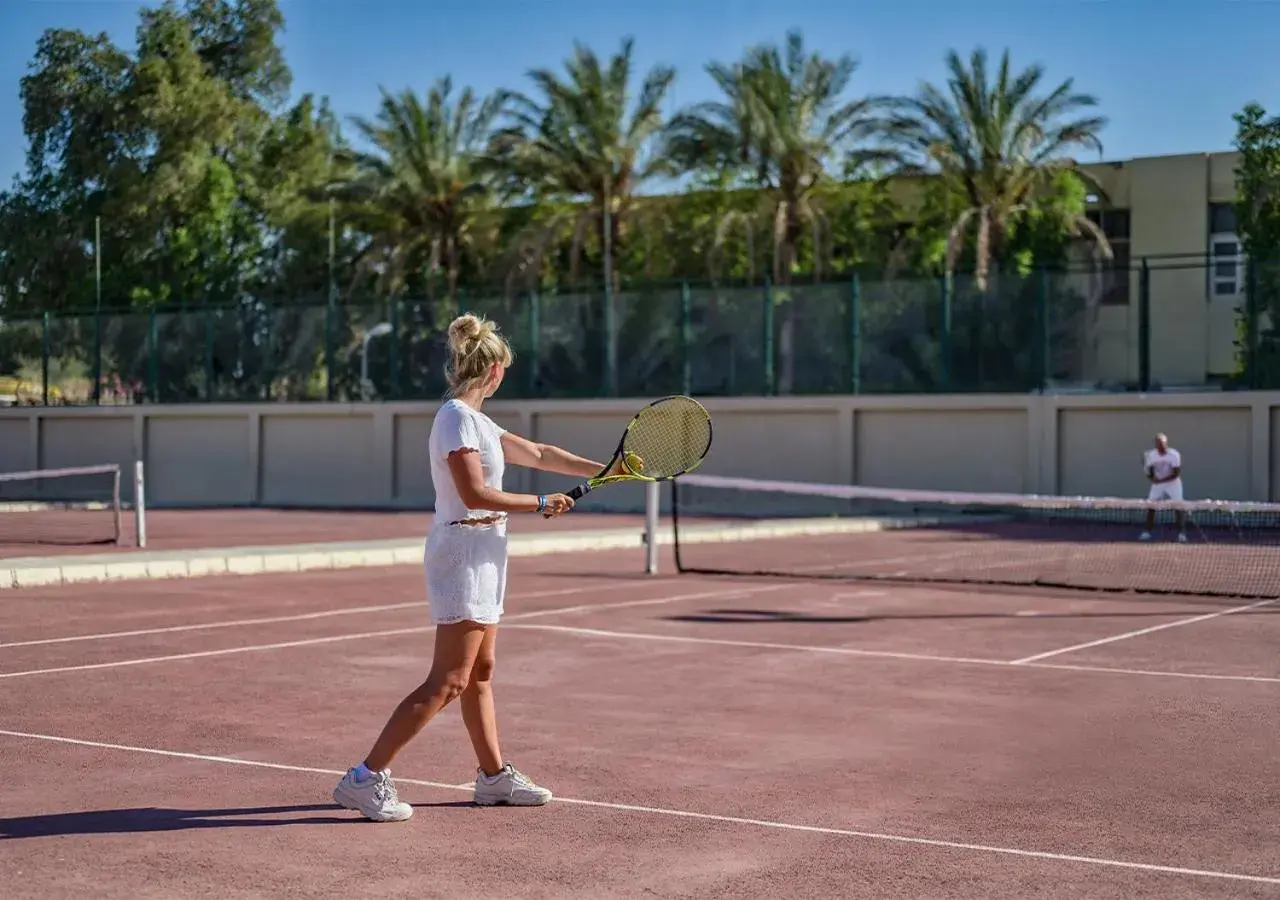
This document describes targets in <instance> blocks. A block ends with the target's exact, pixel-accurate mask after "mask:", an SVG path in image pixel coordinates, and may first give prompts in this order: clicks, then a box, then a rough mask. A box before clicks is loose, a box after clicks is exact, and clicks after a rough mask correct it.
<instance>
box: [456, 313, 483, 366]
mask: <svg viewBox="0 0 1280 900" xmlns="http://www.w3.org/2000/svg"><path fill="white" fill-rule="evenodd" d="M492 331H493V324H492V323H491V322H485V321H482V320H481V319H480V318H479V317H478V316H476V315H475V314H474V313H463V314H462V315H460V316H458V318H456V319H454V320H453V321H452V322H450V323H449V349H450V350H452V351H453V352H454V353H455V354H460V355H464V356H465V355H466V354H467V353H468V351H469V350H470V349H471V348H472V347H474V346H475V345H476V344H477V343H479V342H480V341H482V340H484V337H485V333H486V332H490V333H491V332H492Z"/></svg>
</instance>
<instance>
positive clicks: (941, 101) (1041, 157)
mask: <svg viewBox="0 0 1280 900" xmlns="http://www.w3.org/2000/svg"><path fill="white" fill-rule="evenodd" d="M946 64H947V71H948V74H949V77H948V79H947V84H946V89H945V90H944V89H943V88H940V87H938V86H936V85H934V84H929V83H926V84H923V85H921V86H920V88H919V90H918V91H917V93H916V95H915V96H913V97H900V98H892V99H889V100H888V101H887V107H888V112H887V115H886V116H885V117H884V119H883V121H882V123H881V127H882V128H883V131H884V134H885V137H886V139H887V141H886V143H887V146H888V147H889V148H890V149H892V151H893V152H894V153H895V154H897V155H898V156H899V166H898V171H899V172H900V173H901V174H908V175H910V174H925V175H933V176H936V177H937V179H938V182H937V183H938V184H939V186H940V187H941V188H942V189H943V190H944V191H945V192H946V194H947V200H948V201H949V202H955V203H956V204H958V208H957V209H955V212H954V219H953V221H952V224H951V228H950V233H949V234H948V237H947V242H946V251H945V260H946V267H947V270H948V271H953V270H954V268H955V263H956V259H957V257H958V255H959V253H960V251H961V248H962V246H963V244H964V241H965V236H966V234H969V233H972V234H973V241H974V251H973V260H974V276H975V285H976V287H977V288H978V289H979V290H986V287H987V280H988V277H989V274H990V270H991V265H992V263H993V262H995V263H996V264H997V265H998V266H1001V265H1003V264H1004V263H1005V262H1006V261H1007V253H1006V250H1007V247H1006V244H1007V241H1008V236H1009V233H1010V230H1011V228H1012V227H1013V224H1014V222H1015V220H1016V219H1017V217H1018V216H1020V215H1024V214H1026V213H1028V212H1029V211H1030V210H1032V209H1033V208H1034V207H1035V206H1036V204H1037V203H1038V202H1039V201H1040V200H1042V199H1043V198H1044V197H1046V196H1047V195H1049V194H1051V193H1052V188H1053V186H1054V184H1055V179H1057V177H1058V176H1059V174H1060V173H1062V172H1067V173H1069V174H1070V176H1071V177H1075V178H1078V179H1081V180H1087V176H1086V174H1085V173H1084V172H1083V170H1081V169H1080V168H1079V167H1078V166H1077V165H1076V162H1075V160H1074V159H1073V158H1072V157H1071V156H1070V155H1069V151H1071V150H1073V149H1076V148H1081V149H1086V150H1089V149H1092V150H1097V151H1098V152H1099V153H1101V150H1102V143H1101V140H1100V138H1099V132H1100V131H1101V130H1102V128H1103V127H1104V126H1105V125H1106V122H1107V120H1106V119H1105V118H1104V117H1102V116H1100V115H1096V114H1094V113H1093V112H1092V110H1093V107H1095V106H1096V105H1097V102H1098V101H1097V99H1096V98H1095V97H1093V96H1092V95H1089V94H1081V93H1078V92H1076V91H1075V90H1074V85H1073V82H1072V80H1071V79H1067V80H1065V81H1063V82H1060V83H1059V84H1058V85H1057V86H1056V87H1054V88H1053V89H1051V90H1049V91H1048V92H1047V93H1040V90H1041V85H1042V82H1043V81H1044V68H1043V67H1042V66H1040V65H1038V64H1036V65H1030V66H1027V67H1026V68H1024V69H1023V70H1022V71H1020V72H1017V73H1015V72H1014V71H1013V70H1012V63H1011V61H1010V58H1009V53H1008V51H1007V50H1006V51H1005V52H1004V54H1003V55H1002V57H1001V59H1000V63H999V66H998V68H997V69H996V71H995V72H994V73H991V72H989V70H988V65H987V53H986V51H985V50H983V49H981V48H979V49H977V50H974V51H973V53H972V54H971V55H970V57H969V60H968V63H967V65H966V63H965V61H964V60H962V59H961V58H960V57H959V55H958V54H956V53H955V52H954V51H951V52H949V53H948V54H947V56H946ZM1092 187H1094V188H1096V185H1092ZM1064 225H1065V226H1066V227H1068V228H1070V229H1071V230H1073V231H1078V232H1083V233H1086V234H1088V235H1089V236H1090V237H1092V238H1093V239H1094V240H1095V241H1096V242H1097V243H1098V245H1099V246H1100V247H1101V248H1103V253H1104V255H1108V256H1109V255H1110V248H1109V246H1108V245H1107V242H1106V238H1105V236H1104V235H1103V234H1102V231H1101V229H1099V228H1097V227H1096V226H1095V225H1094V224H1093V223H1092V222H1090V221H1089V220H1088V219H1086V218H1085V217H1084V216H1083V215H1079V216H1076V217H1074V218H1073V219H1071V220H1070V221H1069V222H1066V223H1064Z"/></svg>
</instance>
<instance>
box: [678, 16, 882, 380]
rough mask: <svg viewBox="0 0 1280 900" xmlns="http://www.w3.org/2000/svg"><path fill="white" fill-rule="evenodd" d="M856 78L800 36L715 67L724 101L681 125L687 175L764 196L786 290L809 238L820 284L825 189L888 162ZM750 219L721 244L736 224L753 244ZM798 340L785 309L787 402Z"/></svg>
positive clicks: (852, 66) (846, 60)
mask: <svg viewBox="0 0 1280 900" xmlns="http://www.w3.org/2000/svg"><path fill="white" fill-rule="evenodd" d="M856 69H857V62H856V61H855V60H854V58H853V57H852V56H850V55H848V54H845V55H843V56H840V57H839V58H837V59H827V58H825V57H823V56H821V55H819V54H818V53H811V54H806V53H805V49H804V39H803V38H802V36H801V35H800V33H799V32H797V31H792V32H789V33H788V34H787V40H786V46H785V48H782V49H779V48H778V47H776V46H774V45H761V46H758V47H754V48H752V49H750V50H748V51H747V53H746V55H745V56H744V58H743V59H742V60H741V61H739V62H737V63H734V64H731V65H729V64H724V63H711V64H709V65H708V66H707V72H708V74H710V75H711V77H712V78H713V79H714V80H715V82H716V84H717V85H718V86H719V88H720V90H721V92H722V93H723V95H724V96H723V98H722V99H720V100H715V101H709V102H706V103H700V104H698V105H696V106H694V107H693V108H691V109H689V110H687V111H685V112H683V113H681V114H680V115H678V116H677V117H676V118H675V119H673V120H672V123H671V126H670V129H669V138H668V143H667V152H668V154H669V155H670V157H671V159H672V161H673V162H674V163H676V164H677V165H679V166H681V167H682V168H684V169H686V170H694V171H702V172H719V173H725V174H728V175H730V176H731V177H732V178H733V179H734V180H736V181H737V183H739V184H742V185H749V186H752V187H754V188H757V189H759V190H760V191H761V192H762V193H763V195H764V197H765V198H766V202H767V203H768V208H767V218H768V220H769V221H770V223H771V224H770V226H769V227H770V230H771V232H772V245H773V260H772V270H773V280H774V282H775V283H777V284H782V285H786V284H789V283H790V282H791V276H792V272H793V270H794V268H795V263H796V256H797V245H798V244H799V241H800V239H801V238H802V237H803V236H804V234H805V231H806V229H808V230H810V231H811V232H812V236H813V243H814V247H813V257H814V268H815V277H818V275H819V273H820V271H821V261H822V250H821V246H820V241H821V234H822V231H823V230H824V228H825V229H826V230H827V231H828V232H829V230H830V229H829V226H827V219H826V216H825V214H824V212H823V210H822V209H821V207H820V205H819V203H818V202H817V195H818V192H819V189H820V188H821V187H822V185H823V184H824V183H827V182H830V181H832V178H833V172H839V171H840V170H841V168H842V167H844V166H846V165H848V164H849V162H850V160H852V161H853V162H854V164H855V166H856V163H857V162H860V161H870V160H871V159H872V158H874V157H876V156H877V155H879V154H878V153H877V152H876V151H875V150H874V149H873V148H871V147H869V146H868V145H867V143H866V141H867V139H868V138H869V137H870V136H871V135H872V134H873V133H874V127H875V124H876V121H877V120H876V117H875V116H874V111H875V103H874V102H873V101H871V100H869V99H865V98H856V99H849V98H847V97H845V96H844V95H845V91H846V89H847V88H848V86H849V83H850V81H851V80H852V78H853V74H854V72H855V70H856ZM744 218H746V217H744V216H743V215H742V214H741V213H738V214H734V213H731V214H729V215H728V216H726V217H725V219H724V220H722V222H721V223H720V227H719V228H718V230H717V235H716V244H717V245H718V244H719V243H721V242H722V241H723V239H724V238H725V236H726V234H727V232H728V229H729V226H730V225H732V224H735V223H739V224H746V226H747V228H748V243H749V245H750V244H752V243H753V242H752V241H751V239H750V230H751V227H750V223H749V222H744V221H743V220H744ZM715 249H716V248H715V247H713V252H714V250H715ZM793 333H794V322H793V316H792V312H791V304H786V305H785V306H784V307H783V311H782V316H781V322H780V335H779V356H780V362H781V372H780V373H779V376H780V377H779V390H780V391H782V392H783V393H786V392H788V391H789V390H790V385H791V383H792V380H793V374H794V352H793Z"/></svg>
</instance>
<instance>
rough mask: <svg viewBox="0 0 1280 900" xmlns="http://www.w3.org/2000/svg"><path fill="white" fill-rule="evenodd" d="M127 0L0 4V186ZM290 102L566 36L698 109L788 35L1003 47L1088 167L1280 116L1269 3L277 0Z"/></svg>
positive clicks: (346, 106)
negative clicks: (84, 52)
mask: <svg viewBox="0 0 1280 900" xmlns="http://www.w3.org/2000/svg"><path fill="white" fill-rule="evenodd" d="M138 6H139V4H138V3H137V2H136V0H0V24H2V26H3V27H0V184H3V185H7V184H8V183H9V179H10V177H11V176H12V174H14V173H16V172H17V171H19V170H20V168H21V167H22V163H23V153H24V150H25V142H24V140H23V137H22V109H21V105H20V102H19V95H18V89H19V84H18V81H19V79H20V78H21V77H22V75H23V74H24V73H25V72H26V69H27V63H28V62H29V60H30V59H31V56H32V53H33V52H34V49H35V44H36V40H37V38H38V37H39V35H40V33H41V32H42V31H43V30H44V29H45V28H49V27H64V28H79V29H82V30H84V31H88V32H97V31H106V32H108V34H110V35H111V37H112V38H113V39H114V40H116V41H117V43H118V44H120V45H121V46H124V47H127V48H131V47H132V44H133V33H134V28H135V24H136V13H137V9H138ZM281 7H282V9H283V11H284V15H285V33H284V35H283V37H282V43H283V46H284V48H285V54H286V58H287V60H288V62H289V65H290V67H291V68H292V70H293V75H294V83H293V89H294V93H295V94H299V93H302V92H305V91H310V92H313V93H316V94H320V95H328V96H329V97H330V98H331V100H332V102H333V105H334V107H335V109H336V110H337V111H338V113H339V114H340V115H342V116H344V117H345V116H348V115H352V114H364V113H368V112H370V111H372V110H373V108H374V106H375V104H376V103H377V97H378V86H379V85H380V84H382V85H386V86H387V87H390V88H395V89H399V88H402V87H405V86H413V87H415V88H418V89H425V88H426V87H427V86H428V85H429V84H430V83H431V82H432V81H433V80H434V79H435V78H436V77H437V76H438V75H441V74H445V73H450V74H452V75H453V77H454V81H455V83H458V84H471V85H472V86H473V87H475V88H476V89H478V90H482V91H487V90H491V89H493V88H495V87H497V86H499V85H505V86H513V87H517V88H524V87H527V84H528V82H527V79H526V77H525V74H526V72H527V71H528V70H529V69H531V68H534V67H543V66H553V67H558V66H559V63H560V61H561V60H562V59H563V58H564V57H565V55H566V54H567V53H568V52H569V50H570V48H571V47H572V42H573V41H574V40H575V39H578V40H581V41H584V42H586V43H588V44H590V45H592V46H593V47H595V48H596V50H597V52H599V53H601V54H605V53H607V52H609V51H612V50H613V49H614V48H616V47H617V46H618V42H619V41H620V39H621V38H622V37H623V36H624V35H631V36H632V37H634V38H635V42H636V56H637V61H638V63H639V64H640V66H641V67H642V68H646V69H647V67H648V66H650V65H652V64H654V63H657V62H663V63H668V64H671V65H674V66H676V67H677V69H678V72H679V77H678V80H677V83H676V90H675V94H674V97H673V104H680V105H683V104H686V103H690V102H694V101H697V100H701V99H704V98H706V97H708V96H709V95H710V94H711V93H712V91H713V87H712V85H711V83H710V81H709V79H708V78H707V77H706V75H705V74H704V72H703V68H702V67H703V64H704V63H705V62H706V61H707V60H711V59H719V60H732V59H734V58H736V57H737V56H738V55H739V54H740V53H741V51H742V49H743V47H745V46H747V45H748V44H752V43H756V42H759V41H765V40H781V39H782V37H783V36H784V35H785V33H786V31H787V29H788V28H791V27H798V28H800V29H802V30H803V32H804V34H805V37H806V41H807V43H808V44H809V45H810V46H811V47H813V48H816V49H819V50H822V51H823V52H825V53H828V54H837V53H844V52H849V53H852V54H853V55H854V56H855V57H856V58H857V59H859V60H860V66H859V69H858V72H857V73H856V75H855V76H854V81H853V84H852V86H851V90H853V91H857V92H860V93H868V94H876V93H900V92H908V91H911V90H912V89H913V88H914V87H915V86H916V85H917V83H918V82H919V81H920V80H922V79H927V80H933V79H938V78H940V77H941V75H942V56H943V54H944V52H945V51H946V50H947V49H948V48H952V47H954V48H956V49H958V50H960V51H961V52H962V53H966V54H967V52H968V51H969V50H970V49H971V48H972V47H974V46H976V45H979V44H980V45H984V46H986V47H987V48H988V50H989V51H990V52H991V53H992V54H993V55H997V54H998V53H999V52H1000V51H1001V50H1002V49H1004V48H1005V47H1006V46H1007V47H1009V48H1011V50H1012V52H1013V59H1014V62H1015V64H1017V63H1020V62H1021V63H1027V62H1031V61H1038V62H1041V63H1043V64H1044V65H1045V67H1046V68H1047V74H1048V76H1049V78H1050V79H1051V80H1052V81H1053V82H1054V83H1056V82H1057V80H1059V79H1062V78H1067V77H1074V78H1075V80H1076V85H1077V87H1078V88H1079V89H1081V90H1084V91H1088V92H1090V93H1093V94H1096V95H1097V96H1098V97H1099V98H1100V100H1101V101H1102V111H1103V112H1104V113H1105V114H1106V115H1107V116H1109V117H1110V119H1111V124H1110V126H1109V127H1108V128H1107V130H1106V131H1105V132H1104V134H1103V141H1104V145H1105V153H1104V156H1105V158H1107V159H1121V158H1128V157H1134V156H1149V155H1157V154H1165V153H1186V152H1202V151H1212V150H1224V149H1228V148H1229V147H1230V144H1231V140H1232V135H1233V123H1232V121H1231V115H1232V113H1234V112H1236V111H1237V110H1239V109H1240V107H1241V106H1242V105H1244V103H1246V102H1248V101H1250V100H1257V101H1259V102H1261V103H1262V104H1263V105H1264V106H1266V107H1268V108H1269V109H1270V108H1273V107H1274V108H1277V109H1280V67H1276V66H1275V65H1272V64H1270V60H1272V59H1273V58H1274V56H1273V54H1274V50H1273V47H1274V41H1275V36H1276V35H1277V34H1278V33H1280V2H1272V0H1198V2H1195V0H960V2H954V0H951V2H946V0H879V2H870V0H786V2H778V0H683V2H681V0H640V2H625V3H624V2H619V0H613V2H607V0H474V2H469V3H468V2H456V0H416V2H413V0H282V4H281Z"/></svg>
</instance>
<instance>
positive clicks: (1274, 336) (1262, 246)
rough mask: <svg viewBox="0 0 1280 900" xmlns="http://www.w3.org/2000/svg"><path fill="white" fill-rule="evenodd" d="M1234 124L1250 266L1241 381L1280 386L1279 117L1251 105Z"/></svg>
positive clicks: (1240, 217) (1239, 215)
mask: <svg viewBox="0 0 1280 900" xmlns="http://www.w3.org/2000/svg"><path fill="white" fill-rule="evenodd" d="M1232 118H1233V119H1234V120H1235V123H1236V137H1235V147H1236V150H1237V151H1239V154H1240V157H1239V163H1238V164H1237V166H1236V202H1235V211H1236V222H1237V225H1236V227H1237V229H1238V230H1239V233H1240V239H1241V242H1242V243H1243V245H1244V252H1245V254H1246V255H1247V257H1248V260H1249V275H1248V279H1247V290H1248V300H1247V303H1246V306H1245V309H1244V310H1242V314H1241V315H1240V317H1239V319H1238V325H1237V335H1238V338H1237V348H1238V351H1237V359H1238V363H1237V368H1236V373H1235V375H1236V378H1237V380H1239V381H1241V382H1244V383H1246V384H1247V385H1248V386H1251V387H1255V388H1260V387H1274V386H1275V385H1277V384H1280V333H1278V332H1277V330H1276V326H1277V325H1278V324H1280V117H1278V116H1274V115H1270V114H1269V113H1268V112H1267V111H1266V109H1264V108H1263V107H1262V106H1261V104H1258V103H1249V104H1247V105H1246V106H1245V107H1244V109H1242V110H1241V111H1240V112H1238V113H1236V114H1235V115H1234V116H1233V117H1232Z"/></svg>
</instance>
